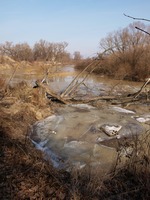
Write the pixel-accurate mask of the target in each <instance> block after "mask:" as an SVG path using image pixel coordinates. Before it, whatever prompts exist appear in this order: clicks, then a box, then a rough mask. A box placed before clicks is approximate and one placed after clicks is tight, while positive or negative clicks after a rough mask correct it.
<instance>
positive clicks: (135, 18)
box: [124, 14, 150, 22]
mask: <svg viewBox="0 0 150 200" xmlns="http://www.w3.org/2000/svg"><path fill="white" fill-rule="evenodd" d="M124 16H126V17H129V18H131V19H134V20H143V21H147V22H150V20H149V19H144V18H138V17H132V16H130V15H126V14H124Z"/></svg>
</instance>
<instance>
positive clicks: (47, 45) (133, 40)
mask: <svg viewBox="0 0 150 200" xmlns="http://www.w3.org/2000/svg"><path fill="white" fill-rule="evenodd" d="M135 27H139V28H140V29H142V30H146V31H147V32H150V26H148V25H145V24H143V23H141V22H134V23H132V24H129V26H127V27H125V28H123V29H120V30H117V31H114V32H111V33H109V34H108V35H107V36H106V37H105V38H103V39H101V40H100V43H99V52H98V53H97V57H96V58H86V59H84V58H83V57H82V56H81V54H80V52H79V51H76V52H74V54H73V55H71V54H70V53H69V52H68V51H67V50H66V48H67V46H68V43H67V42H60V43H52V42H49V41H45V40H42V39H41V40H39V41H38V42H36V43H35V44H34V45H33V47H31V46H30V45H29V44H28V43H26V42H25V43H18V44H13V43H12V42H8V41H7V42H5V43H3V44H0V56H1V62H2V60H3V59H2V58H3V56H8V57H10V58H12V59H14V60H15V61H28V62H34V61H43V62H47V61H50V62H51V61H52V62H57V63H58V62H59V63H65V64H70V63H72V64H75V67H76V68H77V69H80V70H82V69H83V68H85V67H86V66H87V65H88V64H89V63H91V62H92V61H93V60H94V59H97V60H99V65H98V66H97V68H96V69H95V70H94V73H96V74H101V75H107V76H110V77H113V78H116V79H123V80H132V81H143V80H145V78H147V77H149V75H150V59H149V58H150V36H149V35H148V34H145V33H144V32H142V31H140V30H137V29H135Z"/></svg>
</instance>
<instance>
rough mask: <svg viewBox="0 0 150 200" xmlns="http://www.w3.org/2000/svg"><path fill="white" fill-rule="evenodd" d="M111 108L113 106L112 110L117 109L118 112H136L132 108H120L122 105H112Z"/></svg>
mask: <svg viewBox="0 0 150 200" xmlns="http://www.w3.org/2000/svg"><path fill="white" fill-rule="evenodd" d="M111 108H112V110H115V111H117V112H122V113H131V114H135V112H133V111H131V110H127V109H124V108H120V107H117V106H113V107H111Z"/></svg>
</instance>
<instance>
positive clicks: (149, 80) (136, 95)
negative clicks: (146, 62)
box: [134, 78, 150, 98]
mask: <svg viewBox="0 0 150 200" xmlns="http://www.w3.org/2000/svg"><path fill="white" fill-rule="evenodd" d="M149 83H150V78H148V80H147V81H145V83H144V84H143V85H142V87H141V88H140V90H139V91H138V92H136V93H135V97H134V98H137V97H138V96H139V95H140V94H141V92H142V91H143V89H144V88H145V87H146V86H147V85H148V84H149Z"/></svg>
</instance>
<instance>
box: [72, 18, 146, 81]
mask: <svg viewBox="0 0 150 200" xmlns="http://www.w3.org/2000/svg"><path fill="white" fill-rule="evenodd" d="M135 27H139V28H141V29H143V30H146V31H147V32H150V26H146V25H144V24H143V23H141V22H134V23H132V24H130V25H129V26H127V27H126V28H123V29H120V30H118V31H114V32H112V33H109V34H108V35H107V36H106V37H105V38H103V39H102V40H101V41H100V52H102V53H99V55H98V59H99V61H100V62H99V63H100V64H99V66H98V67H97V68H96V69H95V70H94V72H95V73H97V74H105V75H108V76H112V77H115V78H118V79H127V80H134V81H136V80H143V79H145V78H146V77H148V76H149V75H150V35H148V34H145V33H144V32H142V31H140V30H137V29H135ZM86 62H87V61H85V62H81V63H78V65H77V66H76V67H77V68H80V69H82V68H84V67H85V65H86ZM87 64H88V62H87Z"/></svg>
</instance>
